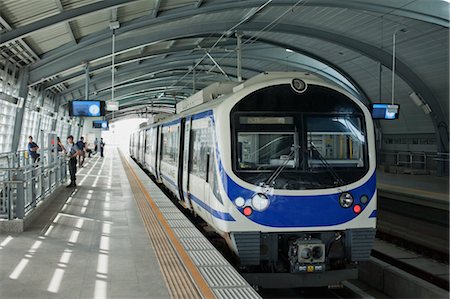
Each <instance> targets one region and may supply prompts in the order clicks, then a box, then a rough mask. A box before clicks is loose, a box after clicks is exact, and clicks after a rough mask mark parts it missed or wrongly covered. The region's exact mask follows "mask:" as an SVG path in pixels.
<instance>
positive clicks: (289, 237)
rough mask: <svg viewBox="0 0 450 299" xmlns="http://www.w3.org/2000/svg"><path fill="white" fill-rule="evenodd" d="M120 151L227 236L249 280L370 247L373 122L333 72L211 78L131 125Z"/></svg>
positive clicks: (311, 281) (334, 260) (364, 254)
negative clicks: (149, 119) (172, 108)
mask: <svg viewBox="0 0 450 299" xmlns="http://www.w3.org/2000/svg"><path fill="white" fill-rule="evenodd" d="M130 153H131V156H132V157H133V158H134V159H135V160H136V161H137V162H138V163H140V164H141V165H142V167H144V168H145V169H147V170H148V171H149V172H150V173H151V174H152V175H153V176H154V177H155V178H156V179H157V181H159V182H161V183H162V184H164V185H165V186H166V187H167V188H168V189H169V190H170V191H171V192H172V193H173V194H174V196H175V197H176V198H177V200H178V201H179V202H180V203H181V204H182V205H183V206H184V207H185V208H186V209H189V210H191V211H192V212H193V213H195V214H196V215H198V216H199V217H201V218H202V219H203V220H204V221H205V222H206V223H207V224H208V225H209V226H210V227H212V228H213V229H214V230H215V231H216V232H217V233H218V234H220V235H221V236H222V237H223V238H224V239H225V240H227V243H228V244H229V246H230V248H231V249H232V250H233V251H234V252H235V253H236V255H237V256H238V257H239V261H240V266H241V267H242V269H243V271H244V272H248V273H244V276H245V277H246V278H247V279H248V280H250V282H252V283H254V284H255V285H265V286H274V284H276V286H278V287H286V286H322V285H330V284H334V283H337V282H339V281H342V280H345V279H349V278H354V277H355V276H356V274H357V271H356V264H357V263H358V262H360V261H365V260H368V258H369V256H370V251H371V248H372V244H373V240H374V237H375V225H376V214H377V210H376V197H377V192H376V184H375V168H376V160H375V140H374V130H373V122H372V118H371V115H370V112H369V111H368V109H367V108H366V106H365V105H364V104H363V103H362V102H361V100H359V99H358V98H355V97H354V96H352V95H351V94H350V93H348V92H347V91H345V90H344V89H342V88H341V87H340V86H338V85H336V84H335V83H333V82H329V81H327V80H324V79H322V78H320V77H317V76H315V75H313V74H309V73H289V72H286V73H285V72H280V73H263V74H260V75H258V76H256V77H254V78H252V79H249V80H247V81H245V82H243V83H230V82H227V83H216V84H213V85H211V86H209V87H207V88H205V89H204V90H202V91H200V92H198V93H196V94H195V95H193V96H192V97H190V98H188V99H186V100H184V101H182V102H180V103H179V104H178V105H177V114H176V115H173V116H170V117H168V118H165V119H163V120H159V121H156V122H154V123H152V124H148V125H146V126H144V127H142V128H141V129H140V130H139V131H138V132H135V133H134V134H133V135H132V137H131V140H130ZM274 275H275V276H276V277H277V279H273V277H274Z"/></svg>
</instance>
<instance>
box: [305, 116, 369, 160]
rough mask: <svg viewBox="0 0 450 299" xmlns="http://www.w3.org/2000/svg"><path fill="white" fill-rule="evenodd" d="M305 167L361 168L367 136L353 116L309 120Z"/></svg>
mask: <svg viewBox="0 0 450 299" xmlns="http://www.w3.org/2000/svg"><path fill="white" fill-rule="evenodd" d="M306 128H307V145H308V166H309V167H310V168H319V167H324V163H325V164H328V165H330V166H332V167H335V168H339V167H359V168H362V167H364V147H365V146H366V136H365V134H364V133H363V129H362V119H361V118H358V117H354V116H308V117H307V121H306Z"/></svg>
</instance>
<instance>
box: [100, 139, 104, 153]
mask: <svg viewBox="0 0 450 299" xmlns="http://www.w3.org/2000/svg"><path fill="white" fill-rule="evenodd" d="M104 150H105V143H104V142H103V138H100V157H102V158H103V151H104Z"/></svg>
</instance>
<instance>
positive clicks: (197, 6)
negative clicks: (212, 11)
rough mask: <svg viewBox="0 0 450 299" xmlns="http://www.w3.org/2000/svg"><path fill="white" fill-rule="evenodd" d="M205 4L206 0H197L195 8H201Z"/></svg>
mask: <svg viewBox="0 0 450 299" xmlns="http://www.w3.org/2000/svg"><path fill="white" fill-rule="evenodd" d="M203 2H205V0H197V2H196V3H195V7H196V8H199V7H200V6H202V4H203Z"/></svg>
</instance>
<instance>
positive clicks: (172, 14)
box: [38, 0, 449, 65]
mask: <svg viewBox="0 0 450 299" xmlns="http://www.w3.org/2000/svg"><path fill="white" fill-rule="evenodd" d="M265 2H266V1H264V0H246V1H234V2H231V1H220V2H216V1H214V2H211V3H206V4H204V5H202V7H201V8H195V7H193V8H192V9H189V8H186V7H182V8H178V9H172V10H169V11H164V12H162V13H161V14H160V16H159V17H158V18H153V17H152V16H148V17H142V18H139V19H136V20H133V21H129V22H125V23H123V24H121V28H119V29H118V30H117V33H118V34H120V33H125V32H128V33H129V32H131V31H133V30H137V29H140V28H142V27H147V26H156V25H158V24H165V23H167V22H169V21H180V20H183V19H189V18H192V16H194V15H198V14H209V13H218V12H221V11H224V10H227V11H229V10H233V9H236V10H239V9H246V8H253V7H259V6H260V5H262V4H264V3H265ZM394 3H395V2H393V1H391V2H390V4H391V6H386V5H384V6H383V5H380V4H378V3H368V2H362V1H357V0H348V1H335V0H316V1H306V2H304V3H302V5H304V6H325V7H339V8H351V9H357V10H364V11H374V12H379V13H389V14H394V15H395V14H399V15H401V13H406V12H404V11H403V10H401V9H400V8H401V7H397V6H395V5H394ZM292 4H293V3H292V0H274V1H272V2H271V3H270V6H271V7H274V6H288V7H290V6H292ZM439 5H440V6H441V8H447V11H448V3H445V1H442V3H440V4H439ZM436 11H437V12H441V11H445V10H440V9H436ZM407 14H408V15H410V14H414V12H412V11H408V12H407ZM416 14H417V15H414V18H415V19H418V20H422V21H425V22H430V23H433V24H437V25H441V26H444V27H448V23H449V22H448V14H447V15H445V12H444V15H442V16H440V15H437V16H435V17H433V16H430V14H426V13H421V12H420V11H418V12H416ZM409 17H412V16H409ZM430 18H431V19H432V20H430ZM109 37H110V30H109V29H105V30H103V31H100V32H98V33H95V34H92V35H89V36H88V37H85V38H82V39H80V41H79V47H78V49H80V48H85V47H88V46H89V45H92V44H95V43H97V42H99V41H101V40H104V39H107V38H109ZM74 50H76V49H74V48H73V47H71V46H70V45H67V46H62V47H60V48H58V49H56V50H53V51H49V52H48V53H46V54H44V55H43V59H47V58H48V59H49V60H50V61H51V60H53V59H57V58H58V57H60V56H62V55H65V54H68V53H71V52H73V51H74ZM44 64H45V63H44ZM38 65H39V64H38Z"/></svg>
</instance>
